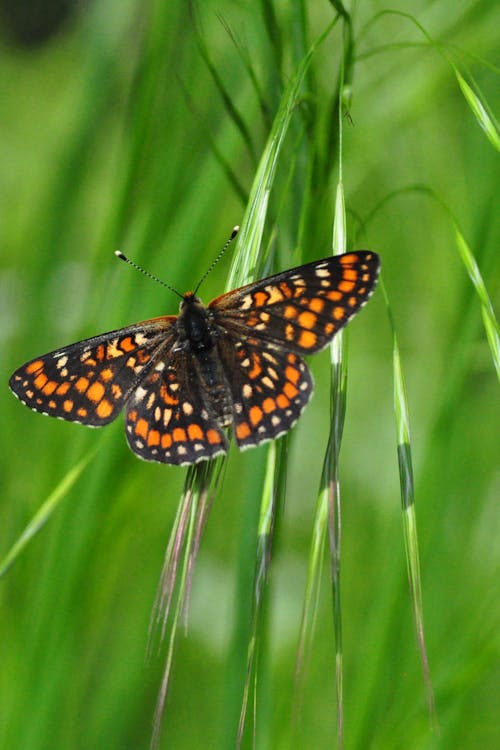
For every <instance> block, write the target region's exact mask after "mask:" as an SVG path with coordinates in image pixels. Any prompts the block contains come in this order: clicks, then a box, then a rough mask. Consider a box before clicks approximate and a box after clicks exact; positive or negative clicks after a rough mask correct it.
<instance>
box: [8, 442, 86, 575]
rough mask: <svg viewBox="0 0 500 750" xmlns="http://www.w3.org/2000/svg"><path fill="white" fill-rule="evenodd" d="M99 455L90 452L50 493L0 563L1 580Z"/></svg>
mask: <svg viewBox="0 0 500 750" xmlns="http://www.w3.org/2000/svg"><path fill="white" fill-rule="evenodd" d="M96 453H97V448H95V449H94V450H91V451H89V453H87V455H86V456H84V457H83V458H82V459H81V460H80V461H78V463H77V464H75V466H73V468H72V469H70V470H69V471H68V472H67V474H66V475H65V476H64V477H63V478H62V479H61V481H60V482H59V484H58V485H57V487H55V489H54V490H53V491H52V492H51V493H50V495H49V496H48V498H47V499H46V500H45V502H44V503H43V504H42V506H41V508H39V509H38V510H37V512H36V513H35V515H34V516H33V518H32V519H31V521H30V522H29V524H28V525H27V526H26V528H25V529H24V531H23V532H22V534H21V536H20V537H19V538H18V539H17V540H16V542H15V543H14V544H13V545H12V547H11V548H10V550H9V551H8V552H7V554H6V555H5V557H4V558H3V560H2V561H1V562H0V578H2V576H4V575H5V573H7V571H8V570H9V568H10V567H11V565H13V564H14V563H15V561H16V560H17V558H18V557H19V555H20V554H21V553H22V552H23V550H24V548H25V547H26V546H27V545H28V544H29V543H30V541H31V540H32V539H33V537H34V536H36V535H37V534H38V532H39V531H40V530H41V529H42V528H43V527H44V526H45V524H46V523H47V521H48V520H49V518H50V517H51V516H52V514H53V513H54V511H55V510H57V508H58V507H59V505H60V503H61V502H62V501H63V500H64V498H65V497H66V495H67V494H68V492H69V491H70V490H71V489H72V487H73V485H74V484H75V483H76V482H77V481H78V479H79V478H80V476H81V474H82V473H83V471H84V470H85V469H86V468H87V466H88V464H89V463H90V461H91V460H92V459H93V458H94V456H95V455H96Z"/></svg>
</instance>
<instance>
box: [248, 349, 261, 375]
mask: <svg viewBox="0 0 500 750" xmlns="http://www.w3.org/2000/svg"><path fill="white" fill-rule="evenodd" d="M252 365H253V366H252V369H251V370H250V372H249V373H248V377H249V378H251V379H252V380H254V379H255V378H257V377H258V376H259V375H260V374H261V372H262V367H261V366H260V361H259V358H258V357H257V356H256V355H255V354H252Z"/></svg>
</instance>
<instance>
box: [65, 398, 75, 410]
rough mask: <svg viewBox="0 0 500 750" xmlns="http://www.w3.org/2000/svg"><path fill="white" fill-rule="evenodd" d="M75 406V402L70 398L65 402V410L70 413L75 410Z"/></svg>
mask: <svg viewBox="0 0 500 750" xmlns="http://www.w3.org/2000/svg"><path fill="white" fill-rule="evenodd" d="M73 405H74V404H73V401H71V399H69V398H68V399H67V400H66V401H65V402H64V403H63V409H64V411H67V412H70V411H71V409H72V408H73Z"/></svg>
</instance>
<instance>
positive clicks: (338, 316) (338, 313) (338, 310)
mask: <svg viewBox="0 0 500 750" xmlns="http://www.w3.org/2000/svg"><path fill="white" fill-rule="evenodd" d="M344 316H345V310H344V308H343V307H334V308H333V317H334V318H335V320H342V318H343V317H344Z"/></svg>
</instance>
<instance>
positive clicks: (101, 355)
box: [95, 344, 106, 362]
mask: <svg viewBox="0 0 500 750" xmlns="http://www.w3.org/2000/svg"><path fill="white" fill-rule="evenodd" d="M95 357H96V359H97V360H98V361H99V362H102V361H103V359H106V349H105V348H104V344H99V346H98V347H97V349H96V352H95Z"/></svg>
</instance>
